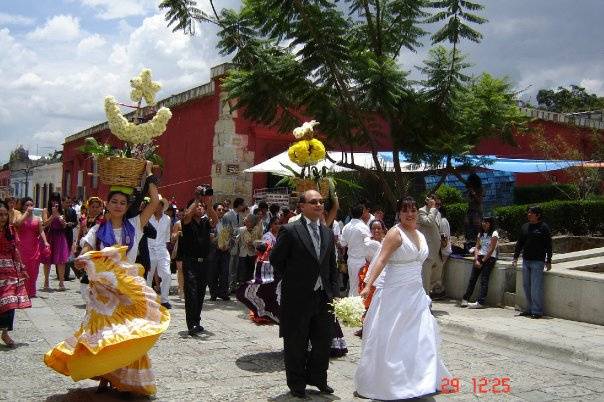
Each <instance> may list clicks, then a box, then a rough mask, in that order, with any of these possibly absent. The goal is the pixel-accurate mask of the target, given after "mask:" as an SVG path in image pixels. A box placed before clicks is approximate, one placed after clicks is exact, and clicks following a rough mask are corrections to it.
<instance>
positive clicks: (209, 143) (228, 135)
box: [63, 64, 604, 205]
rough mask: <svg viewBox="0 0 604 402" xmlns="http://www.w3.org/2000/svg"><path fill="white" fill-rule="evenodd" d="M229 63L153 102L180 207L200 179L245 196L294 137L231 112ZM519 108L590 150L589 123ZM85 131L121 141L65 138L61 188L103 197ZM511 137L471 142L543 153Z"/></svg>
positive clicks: (167, 180)
mask: <svg viewBox="0 0 604 402" xmlns="http://www.w3.org/2000/svg"><path fill="white" fill-rule="evenodd" d="M228 67H229V65H228V64H223V65H219V66H216V67H214V68H212V70H211V79H210V82H209V83H207V84H204V85H201V86H199V87H196V88H193V89H190V90H188V91H185V92H183V93H180V94H177V95H174V96H171V97H169V98H167V99H164V100H162V101H160V102H159V103H158V106H167V107H169V108H170V109H171V110H172V114H173V116H172V119H171V120H170V122H169V124H168V128H167V130H166V132H165V133H164V134H163V135H162V136H161V137H159V139H158V141H157V143H158V144H159V154H160V155H161V156H162V158H163V159H164V161H165V168H164V170H163V172H162V177H161V186H160V192H161V193H162V195H163V196H164V197H166V198H172V197H174V198H175V199H176V201H177V203H178V205H183V204H185V203H186V202H187V200H188V199H190V198H191V196H192V190H193V188H194V187H195V186H197V185H199V184H202V183H207V184H211V185H212V186H213V187H214V189H215V193H216V194H217V195H218V196H220V197H221V198H223V197H229V198H233V197H235V196H244V197H251V195H252V190H253V189H254V188H261V187H265V186H266V185H267V175H266V174H255V175H251V174H247V173H243V172H242V171H243V170H244V169H247V168H248V167H251V166H253V165H255V164H257V163H260V162H262V161H264V160H266V159H268V158H270V157H272V156H275V155H277V154H279V153H281V152H283V151H284V150H286V149H287V147H288V145H289V144H290V142H291V141H292V140H293V137H292V136H289V135H282V134H278V133H277V131H276V130H274V129H271V128H267V127H265V126H261V125H257V124H255V123H253V122H250V121H249V120H247V119H245V118H244V117H242V116H240V115H239V114H238V113H237V111H235V112H231V111H230V108H229V106H228V104H227V103H226V97H227V94H226V93H224V92H222V91H221V87H220V77H221V76H223V75H224V74H225V72H226V70H227V69H228ZM99 105H101V101H100V100H99ZM99 107H100V106H99ZM525 112H526V113H529V115H530V114H531V113H537V115H536V116H534V117H536V118H537V119H538V120H536V121H535V122H534V123H532V124H534V125H539V126H540V127H542V128H543V133H544V135H545V136H546V137H548V138H550V137H551V138H555V137H556V135H562V136H563V137H564V138H567V139H569V141H571V143H572V144H575V145H576V146H577V147H584V148H585V147H587V148H589V145H588V143H587V142H585V143H584V142H583V140H582V138H583V137H584V136H585V137H586V136H587V134H586V133H589V132H591V131H590V129H589V128H582V126H585V127H589V125H590V124H592V123H591V121H586V122H582V124H579V125H570V124H567V123H565V122H564V121H563V120H564V116H562V115H558V114H553V113H548V112H541V111H535V110H533V109H526V110H525ZM546 113H547V114H546ZM580 123H581V122H580ZM597 123H598V124H600V125H599V126H597V127H596V128H598V129H604V124H603V123H602V122H597ZM594 124H595V123H594ZM577 132H579V133H580V135H578V134H577ZM89 136H94V137H95V138H96V139H97V140H98V141H99V142H108V143H112V144H114V145H119V140H117V138H116V137H115V136H113V135H111V133H110V131H109V129H108V126H107V123H106V122H105V123H102V124H99V125H96V126H93V127H90V128H88V129H86V130H84V131H81V132H79V133H76V134H74V135H71V136H69V137H67V138H66V140H65V143H64V145H63V189H64V193H65V194H69V195H75V196H79V197H82V198H86V197H89V196H91V195H100V196H104V195H105V194H107V192H108V188H107V187H106V186H104V185H103V184H101V183H100V182H99V180H98V178H97V177H96V176H95V175H94V173H95V172H96V166H95V163H94V160H93V159H92V158H90V157H89V156H88V155H84V154H82V153H81V152H79V151H78V148H79V147H80V146H82V145H83V142H84V139H85V138H86V137H89ZM516 141H517V146H515V147H514V146H509V145H506V144H502V143H501V142H500V141H496V140H485V141H483V142H482V143H481V144H480V145H479V146H478V147H477V149H476V153H478V154H488V155H497V156H506V157H522V158H535V159H538V158H542V157H545V155H541V154H539V153H538V152H537V151H536V150H535V148H534V147H533V146H532V143H531V138H530V137H529V136H522V135H517V136H516ZM381 147H383V148H382V150H387V149H388V144H381ZM359 151H360V150H359ZM586 151H588V150H587V149H586ZM517 180H518V183H521V184H528V183H536V182H540V181H543V180H544V178H543V177H541V175H539V174H533V175H528V176H527V175H518V177H517Z"/></svg>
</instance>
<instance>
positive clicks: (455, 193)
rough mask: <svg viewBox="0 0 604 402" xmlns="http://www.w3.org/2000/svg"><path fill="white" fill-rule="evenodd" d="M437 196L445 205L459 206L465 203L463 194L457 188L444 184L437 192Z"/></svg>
mask: <svg viewBox="0 0 604 402" xmlns="http://www.w3.org/2000/svg"><path fill="white" fill-rule="evenodd" d="M436 195H437V196H438V197H439V198H440V199H441V201H442V203H443V205H450V204H459V203H462V202H464V196H463V193H462V192H461V191H460V190H458V189H457V188H455V187H451V186H447V185H446V184H443V185H442V186H440V187H439V188H438V190H436Z"/></svg>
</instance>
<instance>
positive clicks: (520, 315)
mask: <svg viewBox="0 0 604 402" xmlns="http://www.w3.org/2000/svg"><path fill="white" fill-rule="evenodd" d="M530 315H531V313H529V312H528V311H523V312H521V313H520V314H518V315H516V317H530Z"/></svg>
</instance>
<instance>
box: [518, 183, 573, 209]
mask: <svg viewBox="0 0 604 402" xmlns="http://www.w3.org/2000/svg"><path fill="white" fill-rule="evenodd" d="M578 198H579V191H578V190H577V186H575V185H574V184H538V185H533V186H522V187H514V204H517V205H523V204H537V203H539V202H546V201H553V200H567V201H569V200H570V201H572V200H576V199H578Z"/></svg>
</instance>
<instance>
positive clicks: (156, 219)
mask: <svg viewBox="0 0 604 402" xmlns="http://www.w3.org/2000/svg"><path fill="white" fill-rule="evenodd" d="M159 202H160V203H159V205H158V206H157V207H156V208H155V212H154V213H153V215H152V216H151V218H149V224H150V225H151V226H153V228H155V231H156V232H157V234H156V236H155V238H154V239H150V240H148V247H149V262H150V264H149V273H148V274H147V285H148V286H151V285H152V284H153V277H154V276H155V273H156V272H157V275H158V276H159V278H160V280H161V284H160V301H161V305H162V306H164V307H165V308H167V309H171V308H172V305H171V304H170V300H169V299H168V296H169V295H170V284H171V283H172V273H171V272H170V252H169V251H168V245H169V243H170V234H171V229H172V222H171V220H170V217H169V216H168V215H166V214H165V212H166V210H167V209H168V206H169V205H168V200H166V199H165V198H162V197H161V196H160V197H159Z"/></svg>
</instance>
